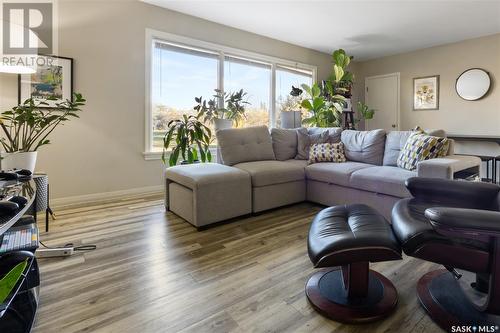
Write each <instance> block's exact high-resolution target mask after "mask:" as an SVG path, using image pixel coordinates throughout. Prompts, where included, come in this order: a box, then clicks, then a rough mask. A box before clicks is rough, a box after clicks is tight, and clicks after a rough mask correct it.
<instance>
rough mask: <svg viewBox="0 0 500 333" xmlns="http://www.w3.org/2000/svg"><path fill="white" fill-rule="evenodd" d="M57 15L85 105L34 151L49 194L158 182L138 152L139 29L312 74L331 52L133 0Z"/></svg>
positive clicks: (8, 79)
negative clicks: (305, 67) (275, 60)
mask: <svg viewBox="0 0 500 333" xmlns="http://www.w3.org/2000/svg"><path fill="white" fill-rule="evenodd" d="M58 17H59V24H60V29H59V55H61V56H65V57H72V58H74V61H75V63H74V65H75V67H74V84H75V91H77V92H81V93H83V94H84V96H85V97H86V98H87V100H88V104H87V106H85V110H84V112H83V113H82V117H81V119H79V120H75V121H72V122H71V123H68V124H67V125H65V126H63V127H61V128H59V129H58V130H56V133H55V135H54V136H53V137H52V138H51V141H52V142H53V144H51V145H50V146H46V147H43V148H42V149H41V150H40V152H39V161H38V165H37V169H38V170H40V171H45V172H47V173H48V174H49V177H50V183H51V194H52V198H62V197H68V196H80V195H86V194H92V193H102V192H111V191H120V190H127V189H132V188H142V187H148V186H155V185H161V184H162V170H163V165H162V162H161V161H145V160H144V158H143V156H142V152H143V150H144V137H145V133H144V119H145V113H144V103H145V91H144V80H145V79H144V77H145V73H144V61H145V60H144V57H145V56H144V54H145V40H144V39H145V29H146V28H152V29H155V30H160V31H165V32H169V33H173V34H179V35H183V36H188V37H191V38H195V39H200V40H204V41H209V42H213V43H218V44H223V45H227V46H231V47H235V48H240V49H243V50H249V51H253V52H259V53H262V54H266V55H271V56H275V57H280V58H285V59H290V60H294V61H298V62H302V63H308V64H311V65H316V66H317V67H318V77H319V78H324V77H326V76H327V75H328V74H329V71H330V55H327V54H322V53H319V52H316V51H313V50H310V49H305V48H302V47H298V46H294V45H291V44H287V43H284V42H280V41H277V40H273V39H270V38H266V37H262V36H259V35H255V34H252V33H248V32H244V31H241V30H237V29H234V28H230V27H227V26H223V25H220V24H216V23H211V22H208V21H205V20H201V19H198V18H195V17H191V16H187V15H184V14H180V13H177V12H173V11H169V10H166V9H163V8H159V7H155V6H151V5H148V4H144V3H142V2H138V1H60V2H59V16H58ZM193 96H194V95H193ZM0 99H1V100H0V106H1V107H2V110H3V109H6V108H10V107H11V106H13V105H15V104H16V103H17V78H16V77H15V76H14V75H8V74H2V75H0Z"/></svg>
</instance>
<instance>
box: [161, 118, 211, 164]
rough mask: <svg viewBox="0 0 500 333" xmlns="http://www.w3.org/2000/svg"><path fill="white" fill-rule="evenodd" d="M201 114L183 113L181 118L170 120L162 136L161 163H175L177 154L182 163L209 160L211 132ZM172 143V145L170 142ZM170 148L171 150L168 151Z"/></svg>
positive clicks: (177, 158)
mask: <svg viewBox="0 0 500 333" xmlns="http://www.w3.org/2000/svg"><path fill="white" fill-rule="evenodd" d="M201 116H202V115H201V114H200V113H198V114H197V115H196V116H193V115H191V116H188V115H183V116H182V118H181V119H175V120H171V121H169V123H168V130H167V132H166V133H165V136H164V137H163V155H162V160H163V163H165V164H167V157H168V164H169V165H170V166H174V165H176V164H177V161H178V160H179V156H181V157H182V159H183V161H182V163H183V164H192V163H195V162H196V161H199V160H201V162H211V161H212V154H211V153H210V149H209V148H210V142H211V137H212V133H211V131H210V128H208V127H207V126H206V125H205V124H203V122H201V121H200V118H201ZM172 143H174V145H173V146H171V144H172ZM170 149H172V150H171V151H169V150H170Z"/></svg>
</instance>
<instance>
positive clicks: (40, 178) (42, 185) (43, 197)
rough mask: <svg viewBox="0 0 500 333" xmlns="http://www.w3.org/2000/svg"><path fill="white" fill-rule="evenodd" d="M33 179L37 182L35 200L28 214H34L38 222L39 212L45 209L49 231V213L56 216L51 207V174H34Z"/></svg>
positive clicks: (46, 229) (46, 227)
mask: <svg viewBox="0 0 500 333" xmlns="http://www.w3.org/2000/svg"><path fill="white" fill-rule="evenodd" d="M33 181H34V182H35V184H36V196H35V202H34V203H33V206H32V207H31V211H30V212H28V214H31V215H33V217H34V218H35V222H37V213H38V212H41V211H45V232H48V231H49V215H50V216H51V217H52V218H54V212H53V211H52V209H51V208H50V204H49V200H50V192H49V176H48V175H47V174H44V173H35V174H33Z"/></svg>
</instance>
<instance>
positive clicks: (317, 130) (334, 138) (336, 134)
mask: <svg viewBox="0 0 500 333" xmlns="http://www.w3.org/2000/svg"><path fill="white" fill-rule="evenodd" d="M325 131H328V142H329V143H337V142H340V136H341V134H342V128H340V127H309V128H308V129H307V133H308V134H310V135H311V134H321V133H323V132H325Z"/></svg>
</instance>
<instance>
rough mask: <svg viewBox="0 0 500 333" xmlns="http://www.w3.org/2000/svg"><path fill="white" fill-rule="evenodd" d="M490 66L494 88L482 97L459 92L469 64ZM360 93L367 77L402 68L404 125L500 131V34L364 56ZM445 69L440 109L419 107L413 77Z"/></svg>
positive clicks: (359, 69) (457, 130)
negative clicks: (464, 96) (376, 56)
mask: <svg viewBox="0 0 500 333" xmlns="http://www.w3.org/2000/svg"><path fill="white" fill-rule="evenodd" d="M472 67H480V68H483V69H485V70H487V71H488V72H489V73H490V76H491V78H492V81H493V86H492V88H491V90H490V93H489V94H488V95H487V96H486V97H484V98H483V99H481V100H479V101H465V100H463V99H462V98H460V97H459V96H458V95H457V94H456V92H455V80H456V79H457V77H458V76H459V75H460V74H461V73H462V72H463V71H465V70H466V69H468V68H472ZM356 70H357V73H356V74H357V80H358V93H359V95H360V98H364V89H362V88H363V85H364V78H365V77H368V76H374V75H381V74H387V73H394V72H400V73H401V114H400V116H401V117H400V118H401V126H402V129H410V128H413V127H415V126H417V125H419V126H421V127H423V128H443V129H445V130H447V131H448V132H450V133H456V134H478V135H500V89H499V86H498V79H499V78H500V34H496V35H492V36H487V37H481V38H475V39H471V40H466V41H463V42H459V43H454V44H448V45H443V46H437V47H432V48H427V49H422V50H418V51H414V52H410V53H404V54H399V55H394V56H390V57H384V58H380V59H375V60H369V61H364V62H359V63H358V64H357V67H356ZM430 75H440V101H439V110H436V111H413V110H412V108H413V78H415V77H421V76H430Z"/></svg>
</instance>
